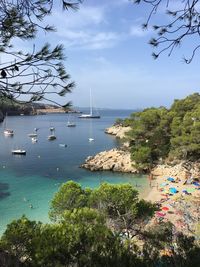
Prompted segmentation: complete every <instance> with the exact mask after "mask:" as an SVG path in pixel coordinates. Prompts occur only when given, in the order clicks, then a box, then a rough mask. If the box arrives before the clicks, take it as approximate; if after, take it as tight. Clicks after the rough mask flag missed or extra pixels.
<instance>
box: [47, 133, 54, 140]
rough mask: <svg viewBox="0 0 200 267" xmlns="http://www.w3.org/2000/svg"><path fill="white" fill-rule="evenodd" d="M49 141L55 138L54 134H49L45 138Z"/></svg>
mask: <svg viewBox="0 0 200 267" xmlns="http://www.w3.org/2000/svg"><path fill="white" fill-rule="evenodd" d="M47 139H48V140H49V141H52V140H55V139H56V136H55V135H54V134H51V135H49V136H48V138H47Z"/></svg>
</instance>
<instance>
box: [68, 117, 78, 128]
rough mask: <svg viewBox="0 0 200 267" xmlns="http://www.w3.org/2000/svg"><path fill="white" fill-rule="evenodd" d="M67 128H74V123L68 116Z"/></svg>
mask: <svg viewBox="0 0 200 267" xmlns="http://www.w3.org/2000/svg"><path fill="white" fill-rule="evenodd" d="M67 127H76V123H75V122H73V121H71V120H70V116H68V122H67Z"/></svg>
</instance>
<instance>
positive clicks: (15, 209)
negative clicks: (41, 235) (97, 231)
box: [0, 110, 148, 233]
mask: <svg viewBox="0 0 200 267" xmlns="http://www.w3.org/2000/svg"><path fill="white" fill-rule="evenodd" d="M130 113H131V111H129V110H124V111H120V110H115V111H113V110H107V111H105V110H104V111H102V112H101V119H97V120H88V119H86V120H84V119H78V118H77V116H74V117H73V120H74V121H75V122H76V125H77V126H76V127H72V128H70V127H67V126H66V125H67V120H68V116H67V114H52V115H41V116H18V117H17V116H16V117H8V118H7V127H9V128H11V129H13V130H14V137H13V138H12V137H5V136H4V135H3V128H4V126H3V124H0V233H2V232H3V231H4V230H5V228H6V225H7V223H9V222H11V221H12V220H13V219H17V218H19V217H20V216H21V215H23V214H25V215H26V216H28V218H30V219H35V220H40V221H43V222H47V221H48V209H49V202H50V200H51V199H52V197H53V195H54V193H55V192H56V191H57V190H58V188H59V186H60V185H61V184H62V183H64V182H66V181H68V180H74V181H77V182H79V183H80V184H81V185H82V186H83V187H91V188H94V187H97V186H98V185H99V184H100V183H101V182H103V181H106V182H109V183H131V184H133V185H136V186H137V188H138V190H139V191H140V192H142V193H144V192H146V191H147V190H148V186H147V180H146V177H145V176H141V175H140V176H138V175H132V174H121V173H113V172H90V171H88V170H85V169H82V168H79V166H80V164H81V163H83V162H84V159H85V158H86V157H87V156H89V155H94V154H96V153H98V152H100V151H103V150H107V149H111V148H112V147H116V146H118V145H119V143H118V141H117V140H116V138H115V137H113V136H110V135H106V134H105V133H104V129H105V128H106V127H108V126H110V125H111V124H112V123H113V122H114V121H115V119H116V118H119V117H121V118H124V117H127V116H128V115H129V114H130ZM50 126H53V127H55V129H56V132H55V134H56V136H57V139H56V140H55V141H48V140H47V136H48V135H49V134H50V131H49V128H50ZM35 127H37V128H39V130H38V142H37V143H34V144H33V143H32V142H31V138H30V137H28V134H29V133H31V132H34V128H35ZM89 137H92V138H94V142H88V138H89ZM59 144H67V147H60V146H59ZM13 148H23V149H25V150H26V151H27V155H26V156H16V155H15V156H14V155H12V154H11V150H12V149H13ZM30 205H32V206H33V209H31V208H30Z"/></svg>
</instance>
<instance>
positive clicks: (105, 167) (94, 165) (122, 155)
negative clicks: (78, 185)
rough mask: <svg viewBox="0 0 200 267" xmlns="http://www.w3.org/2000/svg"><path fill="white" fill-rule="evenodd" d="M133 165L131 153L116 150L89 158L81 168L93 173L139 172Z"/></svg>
mask: <svg viewBox="0 0 200 267" xmlns="http://www.w3.org/2000/svg"><path fill="white" fill-rule="evenodd" d="M132 164H133V162H132V161H131V157H130V152H128V151H123V150H119V149H116V148H114V149H111V150H109V151H103V152H100V153H98V154H97V155H95V156H94V157H91V156H90V157H88V158H87V159H86V161H85V163H84V164H83V165H81V167H82V168H86V169H89V170H91V171H115V172H126V173H136V172H137V170H136V169H135V168H134V167H133V165H132Z"/></svg>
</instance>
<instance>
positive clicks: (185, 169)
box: [152, 161, 200, 179]
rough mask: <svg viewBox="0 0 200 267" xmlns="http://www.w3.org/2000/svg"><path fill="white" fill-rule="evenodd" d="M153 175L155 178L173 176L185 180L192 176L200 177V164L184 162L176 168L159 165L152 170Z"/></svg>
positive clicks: (175, 166)
mask: <svg viewBox="0 0 200 267" xmlns="http://www.w3.org/2000/svg"><path fill="white" fill-rule="evenodd" d="M152 173H153V175H155V176H171V177H175V178H183V179H186V178H188V177H190V176H193V177H200V163H199V162H185V161H182V162H180V163H179V164H176V165H174V166H170V165H167V164H162V165H157V166H156V167H155V168H154V169H153V170H152Z"/></svg>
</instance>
